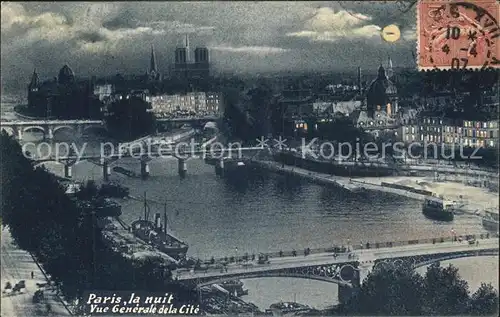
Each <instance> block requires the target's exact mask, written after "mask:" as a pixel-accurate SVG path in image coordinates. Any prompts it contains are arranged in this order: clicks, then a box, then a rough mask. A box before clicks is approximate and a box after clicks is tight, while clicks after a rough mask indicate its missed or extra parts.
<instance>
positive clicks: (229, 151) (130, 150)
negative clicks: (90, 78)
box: [31, 140, 266, 180]
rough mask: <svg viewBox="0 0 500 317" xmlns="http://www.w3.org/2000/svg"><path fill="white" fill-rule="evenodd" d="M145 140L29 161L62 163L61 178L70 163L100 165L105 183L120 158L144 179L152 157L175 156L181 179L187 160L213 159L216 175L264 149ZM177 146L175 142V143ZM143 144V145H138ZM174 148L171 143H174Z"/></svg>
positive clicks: (185, 170) (37, 164)
mask: <svg viewBox="0 0 500 317" xmlns="http://www.w3.org/2000/svg"><path fill="white" fill-rule="evenodd" d="M146 143H147V140H146V141H144V140H143V141H141V142H139V143H137V142H132V143H127V144H126V146H124V145H123V144H122V145H120V146H118V147H117V149H116V150H115V149H113V151H112V152H106V153H100V154H99V153H98V154H90V155H87V154H84V153H82V154H81V155H75V154H71V155H69V156H62V157H54V156H49V155H48V156H45V157H32V158H31V162H32V164H33V166H34V167H36V166H40V165H43V164H44V163H45V162H59V163H62V164H64V168H65V169H64V174H65V177H71V173H72V172H71V168H72V166H73V165H74V164H76V163H78V162H81V161H89V162H93V163H95V164H97V165H100V166H102V171H103V178H104V179H105V180H108V178H109V176H110V175H111V164H113V163H114V162H116V161H117V160H119V159H122V158H127V157H131V158H137V159H138V160H139V161H140V166H141V177H142V178H147V177H148V176H149V161H151V160H152V159H153V158H158V157H159V158H162V157H175V158H177V159H178V163H179V164H178V170H179V175H181V176H183V177H184V176H185V175H186V173H187V162H186V161H187V160H188V159H189V158H203V159H206V160H207V161H208V160H215V161H216V163H215V172H216V173H217V174H223V171H224V170H225V169H226V168H227V167H228V165H232V164H240V163H242V164H243V165H244V163H243V161H246V160H247V159H245V158H244V157H243V156H244V153H245V154H248V155H249V156H252V155H253V156H255V155H256V154H258V153H259V152H261V151H262V150H263V149H264V150H265V149H266V148H264V147H231V146H229V147H217V148H208V146H207V144H202V145H200V146H196V147H183V148H182V147H177V146H175V148H172V146H168V148H163V147H162V146H151V144H146ZM178 144H179V143H178ZM141 145H143V146H141ZM174 145H175V144H174Z"/></svg>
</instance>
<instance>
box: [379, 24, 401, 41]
mask: <svg viewBox="0 0 500 317" xmlns="http://www.w3.org/2000/svg"><path fill="white" fill-rule="evenodd" d="M400 36H401V31H400V30H399V28H398V26H397V25H394V24H391V25H388V26H386V27H385V28H384V29H383V30H382V38H383V39H384V40H385V41H387V42H396V41H397V40H399V37H400Z"/></svg>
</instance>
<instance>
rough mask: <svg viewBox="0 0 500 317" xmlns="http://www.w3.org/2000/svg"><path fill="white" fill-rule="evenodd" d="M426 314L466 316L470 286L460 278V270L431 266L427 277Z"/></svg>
mask: <svg viewBox="0 0 500 317" xmlns="http://www.w3.org/2000/svg"><path fill="white" fill-rule="evenodd" d="M425 291H426V303H427V309H428V311H427V312H426V313H429V314H432V313H435V314H438V315H456V314H460V315H462V314H465V313H466V311H467V305H468V301H469V286H468V285H467V282H466V281H464V280H462V279H461V278H460V275H459V274H458V269H457V268H456V267H454V266H452V265H449V266H448V267H446V268H442V267H440V265H439V263H435V264H432V265H430V266H429V267H428V268H427V273H426V275H425Z"/></svg>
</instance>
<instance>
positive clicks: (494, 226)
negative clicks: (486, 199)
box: [481, 210, 498, 233]
mask: <svg viewBox="0 0 500 317" xmlns="http://www.w3.org/2000/svg"><path fill="white" fill-rule="evenodd" d="M481 221H482V223H483V227H484V228H485V229H486V230H488V231H493V232H495V233H496V232H498V211H495V210H486V211H485V215H484V216H483V217H482V219H481Z"/></svg>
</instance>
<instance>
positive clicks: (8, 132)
mask: <svg viewBox="0 0 500 317" xmlns="http://www.w3.org/2000/svg"><path fill="white" fill-rule="evenodd" d="M3 131H5V132H6V133H7V134H8V135H15V131H14V128H12V127H2V132H3Z"/></svg>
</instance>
